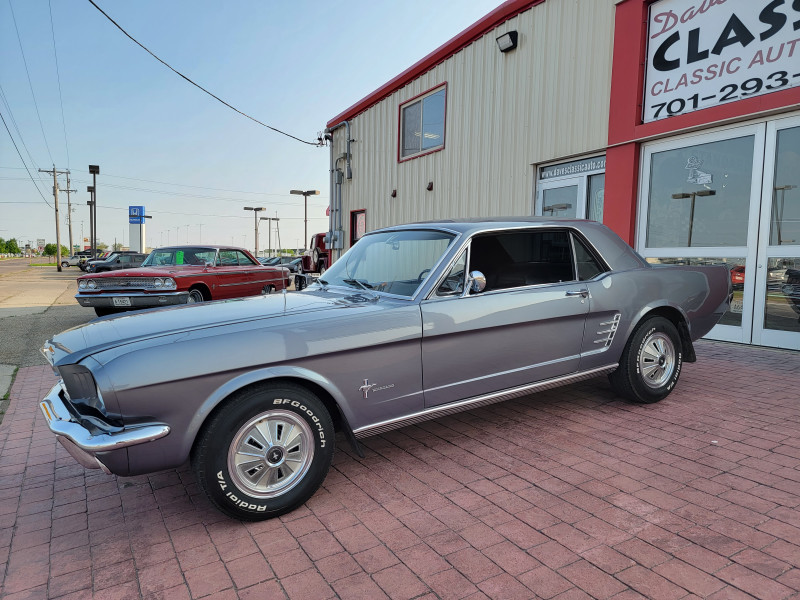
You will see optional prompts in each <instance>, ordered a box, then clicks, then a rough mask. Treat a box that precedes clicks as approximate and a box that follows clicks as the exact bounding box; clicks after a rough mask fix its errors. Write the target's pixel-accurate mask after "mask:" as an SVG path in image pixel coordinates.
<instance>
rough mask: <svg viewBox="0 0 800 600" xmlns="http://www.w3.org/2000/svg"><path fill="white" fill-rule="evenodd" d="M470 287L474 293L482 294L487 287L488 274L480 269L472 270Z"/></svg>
mask: <svg viewBox="0 0 800 600" xmlns="http://www.w3.org/2000/svg"><path fill="white" fill-rule="evenodd" d="M467 283H468V287H469V291H470V292H472V293H473V294H480V293H481V292H482V291H483V290H485V289H486V276H485V275H484V274H483V273H481V272H480V271H470V274H469V281H468V282H467Z"/></svg>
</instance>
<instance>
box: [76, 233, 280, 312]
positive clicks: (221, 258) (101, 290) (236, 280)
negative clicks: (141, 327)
mask: <svg viewBox="0 0 800 600" xmlns="http://www.w3.org/2000/svg"><path fill="white" fill-rule="evenodd" d="M287 287H289V270H288V269H285V268H283V267H265V266H262V265H261V264H260V263H259V262H258V261H257V260H256V259H255V258H253V255H252V254H250V253H249V252H248V251H247V250H243V249H241V248H229V247H225V246H173V247H170V248H158V249H157V250H153V251H152V252H151V253H150V255H149V256H148V257H147V259H145V261H144V262H143V263H142V266H141V267H140V268H137V269H128V270H122V271H112V272H109V273H98V274H92V275H83V276H81V277H78V293H77V294H75V299H76V300H77V301H78V304H80V305H81V306H91V307H93V308H94V310H95V312H96V313H97V315H98V316H104V315H108V314H111V313H115V312H121V311H124V310H136V309H139V308H150V307H153V306H167V305H170V304H186V303H190V304H191V303H194V302H207V301H209V300H221V299H224V298H239V297H241V296H256V295H258V294H270V293H272V292H273V291H275V290H283V289H286V288H287Z"/></svg>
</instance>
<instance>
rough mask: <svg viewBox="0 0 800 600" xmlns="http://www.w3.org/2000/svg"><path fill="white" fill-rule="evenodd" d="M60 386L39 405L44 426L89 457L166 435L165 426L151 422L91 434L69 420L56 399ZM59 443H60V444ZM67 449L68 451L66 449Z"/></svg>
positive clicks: (63, 407) (60, 402) (51, 391)
mask: <svg viewBox="0 0 800 600" xmlns="http://www.w3.org/2000/svg"><path fill="white" fill-rule="evenodd" d="M60 392H61V384H60V383H58V384H56V385H55V386H53V389H51V390H50V392H49V393H48V394H47V396H46V397H45V399H44V400H42V401H41V402H40V403H39V408H41V409H42V413H43V414H44V418H45V419H46V420H47V426H48V427H49V428H50V431H52V432H53V433H54V434H56V435H57V436H59V437H63V438H66V439H67V440H69V441H70V442H72V443H73V444H74V445H75V446H77V448H78V449H80V450H82V451H84V452H87V453H89V454H95V453H97V452H108V451H111V450H119V449H120V448H127V447H128V446H135V445H136V444H144V443H146V442H152V441H155V440H157V439H159V438H162V437H164V436H165V435H167V434H168V433H169V425H167V424H165V423H152V424H146V425H134V426H131V427H125V428H124V429H123V430H122V431H120V432H108V433H101V434H100V435H92V434H91V432H89V430H87V429H86V428H85V427H83V425H81V424H80V423H76V422H75V421H73V420H72V418H71V416H70V413H69V411H68V410H67V407H66V405H65V404H64V401H63V400H62V399H61V396H60ZM62 443H63V442H62ZM68 449H69V448H68Z"/></svg>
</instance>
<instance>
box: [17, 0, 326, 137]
mask: <svg viewBox="0 0 800 600" xmlns="http://www.w3.org/2000/svg"><path fill="white" fill-rule="evenodd" d="M10 1H11V0H9V2H10ZM89 4H91V5H92V6H94V7H95V8H96V9H97V10H99V11H100V12H101V13H102V14H103V16H104V17H105V18H106V19H108V20H109V21H111V22H112V23H113V24H114V26H115V27H116V28H117V29H119V30H120V31H121V32H122V33H124V34H125V36H126V37H127V38H129V39H130V40H131V41H132V42H133V43H134V44H136V45H137V46H139V47H140V48H141V49H142V50H144V51H145V52H147V53H148V54H149V55H150V56H152V57H153V58H155V59H156V60H157V61H158V62H160V63H161V64H162V65H164V66H165V67H167V68H168V69H169V70H170V71H172V72H173V73H175V74H176V75H179V76H180V77H182V78H183V79H185V80H186V81H188V82H189V83H191V84H192V85H193V86H195V87H196V88H198V89H199V90H202V91H204V92H205V93H206V94H208V95H209V96H211V97H212V98H214V99H215V100H217V101H218V102H221V103H222V104H224V105H225V106H227V107H228V108H230V109H231V110H233V111H236V112H237V113H239V114H240V115H242V116H243V117H247V118H248V119H250V120H251V121H254V122H255V123H258V124H259V125H261V126H262V127H266V128H267V129H270V130H272V131H274V132H276V133H280V134H281V135H285V136H286V137H290V138H292V139H293V140H297V141H298V142H302V143H303V144H308V145H309V146H319V145H320V144H319V143H318V142H307V141H306V140H302V139H300V138H299V137H295V136H293V135H291V134H290V133H286V132H285V131H281V130H280V129H276V128H275V127H272V126H270V125H267V124H266V123H262V122H261V121H259V120H258V119H256V118H254V117H251V116H250V115H248V114H247V113H244V112H242V111H240V110H239V109H238V108H236V107H234V106H232V105H230V104H228V103H227V102H225V100H223V99H222V98H220V97H219V96H215V95H214V94H212V93H211V92H209V91H208V90H207V89H206V88H204V87H203V86H201V85H200V84H198V83H195V82H194V81H192V80H191V79H189V78H188V77H187V76H186V75H184V74H183V73H181V72H180V71H178V70H177V69H175V68H173V67H172V66H170V65H169V64H168V63H166V62H164V61H163V60H161V59H160V58H159V57H158V56H156V55H155V54H154V53H153V52H151V51H150V49H149V48H147V46H145V45H144V44H142V43H141V42H139V41H138V40H137V39H136V38H134V37H133V36H132V35H131V34H130V33H128V32H127V31H125V30H124V29H123V28H122V26H121V25H120V24H119V23H117V22H116V21H115V20H114V19H112V18H111V17H110V16H108V15H107V14H106V13H105V11H104V10H103V9H102V8H100V7H99V6H97V4H95V3H94V0H89Z"/></svg>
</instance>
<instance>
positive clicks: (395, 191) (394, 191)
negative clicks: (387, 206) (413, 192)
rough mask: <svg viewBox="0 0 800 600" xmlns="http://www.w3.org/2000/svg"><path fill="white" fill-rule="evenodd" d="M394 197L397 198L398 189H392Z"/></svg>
mask: <svg viewBox="0 0 800 600" xmlns="http://www.w3.org/2000/svg"><path fill="white" fill-rule="evenodd" d="M391 196H392V198H397V190H392V194H391Z"/></svg>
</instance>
